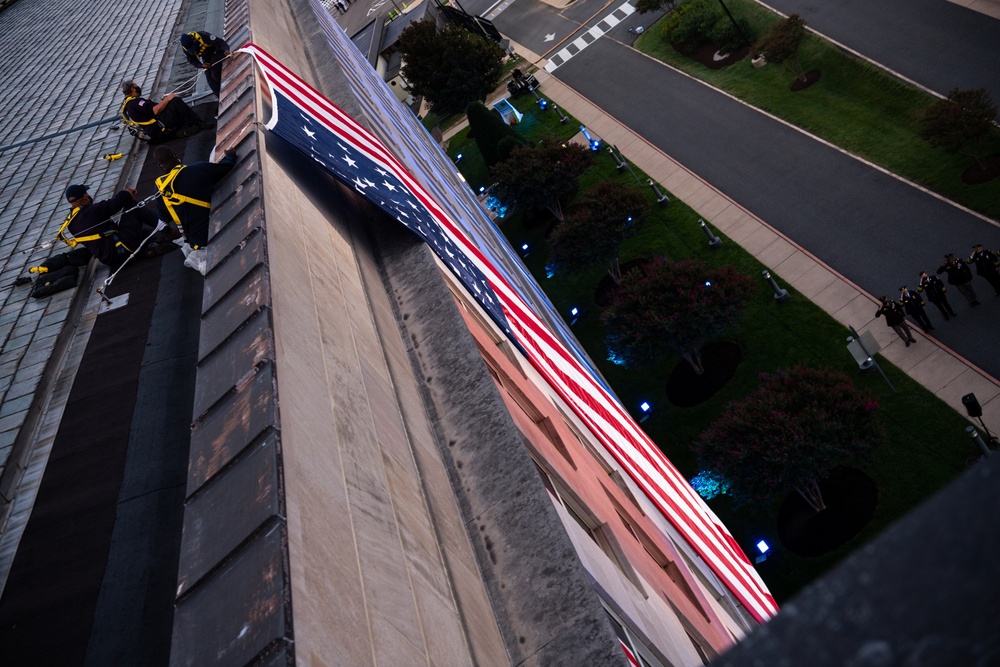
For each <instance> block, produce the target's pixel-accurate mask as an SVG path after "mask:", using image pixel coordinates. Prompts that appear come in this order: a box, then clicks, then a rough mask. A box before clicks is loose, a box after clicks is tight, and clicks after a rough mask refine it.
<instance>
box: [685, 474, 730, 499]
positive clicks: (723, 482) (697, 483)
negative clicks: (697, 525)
mask: <svg viewBox="0 0 1000 667" xmlns="http://www.w3.org/2000/svg"><path fill="white" fill-rule="evenodd" d="M691 486H692V487H693V488H694V490H695V491H697V492H698V495H699V496H701V497H702V498H704V499H705V500H711V499H712V498H715V497H716V496H721V495H725V494H726V493H728V492H729V480H728V479H726V478H725V477H723V476H722V475H720V474H719V473H717V472H715V471H714V470H702V471H701V472H699V473H698V474H697V475H695V476H694V477H692V478H691Z"/></svg>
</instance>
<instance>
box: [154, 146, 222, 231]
mask: <svg viewBox="0 0 1000 667" xmlns="http://www.w3.org/2000/svg"><path fill="white" fill-rule="evenodd" d="M235 164H236V151H226V154H225V156H224V157H223V158H222V160H220V161H219V162H217V163H212V162H195V163H194V164H191V165H187V166H185V165H177V166H176V167H174V168H173V169H171V170H170V172H169V173H167V174H166V175H164V176H161V177H159V178H157V179H156V187H157V188H158V189H159V190H160V192H161V193H163V196H162V197H160V198H159V199H158V200H157V201H156V208H157V210H158V211H159V212H160V218H161V219H163V220H173V221H174V224H176V225H177V228H178V230H179V231H180V233H181V234H183V235H184V237H185V238H186V239H187V242H188V244H190V245H191V247H192V248H194V249H198V248H203V247H205V246H206V245H208V214H209V211H210V210H211V199H212V190H213V189H214V188H215V185H216V183H218V182H219V181H220V180H222V178H223V177H224V176H225V175H226V174H228V173H229V172H230V171H231V170H232V168H233V165H235Z"/></svg>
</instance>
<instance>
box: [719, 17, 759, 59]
mask: <svg viewBox="0 0 1000 667" xmlns="http://www.w3.org/2000/svg"><path fill="white" fill-rule="evenodd" d="M736 23H737V24H738V25H739V27H740V30H737V29H736V26H734V25H733V22H732V21H730V20H729V18H728V17H723V18H721V19H719V21H717V22H716V24H715V27H714V28H712V33H711V35H710V36H709V38H710V39H711V41H712V43H713V44H715V45H716V47H718V49H719V51H720V52H722V53H732V52H733V51H736V50H737V49H739V48H741V47H743V46H750V45H751V44H753V42H754V33H753V29H752V28H751V27H750V22H749V21H747V20H746V19H745V18H743V17H742V16H739V17H736ZM741 30H742V33H741V32H740V31H741ZM744 35H746V37H745V38H744ZM746 40H750V44H747V43H746Z"/></svg>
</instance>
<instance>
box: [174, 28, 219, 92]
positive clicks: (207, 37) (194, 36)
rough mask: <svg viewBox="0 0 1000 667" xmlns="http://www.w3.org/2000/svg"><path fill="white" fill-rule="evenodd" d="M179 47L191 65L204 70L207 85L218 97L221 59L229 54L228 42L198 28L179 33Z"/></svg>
mask: <svg viewBox="0 0 1000 667" xmlns="http://www.w3.org/2000/svg"><path fill="white" fill-rule="evenodd" d="M181 48H182V49H183V50H184V57H185V58H187V61H188V62H189V63H191V65H192V66H194V67H198V68H201V69H204V70H205V79H206V80H207V81H208V87H209V88H211V89H212V92H213V93H215V96H216V97H218V96H219V90H220V89H221V87H222V61H223V59H224V58H225V57H226V56H228V55H229V43H228V42H227V41H226V40H224V39H222V38H221V37H216V36H215V35H213V34H212V33H210V32H205V31H204V30H199V31H197V32H189V33H186V34H183V35H181Z"/></svg>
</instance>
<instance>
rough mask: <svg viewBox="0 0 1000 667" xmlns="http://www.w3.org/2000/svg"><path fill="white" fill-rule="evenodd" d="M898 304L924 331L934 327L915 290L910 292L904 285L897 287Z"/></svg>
mask: <svg viewBox="0 0 1000 667" xmlns="http://www.w3.org/2000/svg"><path fill="white" fill-rule="evenodd" d="M899 304H900V305H901V306H902V307H903V310H905V311H906V314H907V315H909V316H910V317H912V318H913V319H914V320H916V322H917V324H919V325H920V328H921V329H923V330H924V333H926V332H928V331H931V330H932V329H934V327H933V326H931V319H930V318H929V317H927V313H926V312H925V311H924V300H923V299H921V298H920V296H919V295H918V294H917V293H916V292H911V291H910V290H908V289H906V287H900V288H899Z"/></svg>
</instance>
